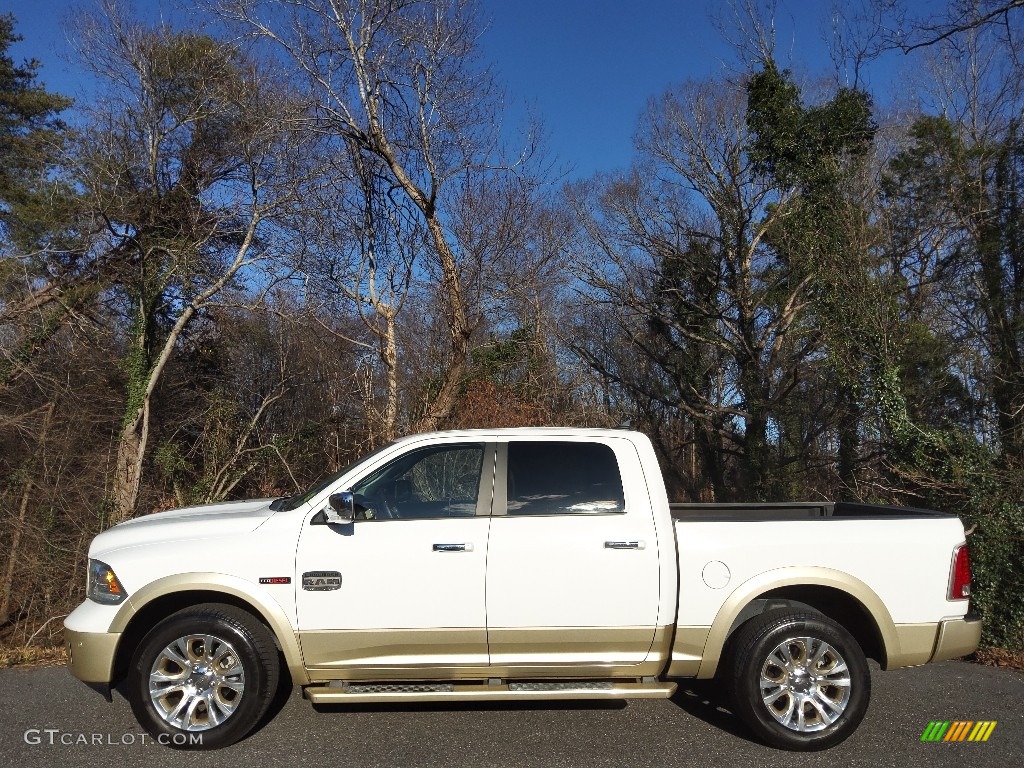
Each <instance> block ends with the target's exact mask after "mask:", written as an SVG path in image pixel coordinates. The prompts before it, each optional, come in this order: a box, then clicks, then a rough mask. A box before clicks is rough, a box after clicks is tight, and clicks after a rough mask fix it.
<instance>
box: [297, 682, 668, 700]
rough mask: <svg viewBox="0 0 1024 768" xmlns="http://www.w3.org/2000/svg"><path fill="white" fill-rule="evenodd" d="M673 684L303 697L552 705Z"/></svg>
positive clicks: (310, 695) (640, 695)
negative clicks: (541, 702) (538, 702)
mask: <svg viewBox="0 0 1024 768" xmlns="http://www.w3.org/2000/svg"><path fill="white" fill-rule="evenodd" d="M675 691H676V684H675V683H666V682H658V683H613V684H611V685H609V686H608V687H606V688H599V689H594V688H586V687H582V686H581V687H579V688H571V687H559V688H551V689H548V690H540V689H530V690H515V689H514V687H513V686H509V685H453V686H452V687H451V690H444V691H423V692H413V691H381V692H374V693H359V692H347V691H345V690H344V689H339V688H333V687H327V686H323V687H313V688H307V689H306V690H305V692H304V693H305V696H306V698H307V699H309V700H310V701H312V702H313V703H314V704H382V703H388V702H392V703H400V702H417V701H509V700H512V699H517V700H519V701H551V700H557V699H562V700H580V699H667V698H669V697H670V696H671V695H672V694H673V693H675Z"/></svg>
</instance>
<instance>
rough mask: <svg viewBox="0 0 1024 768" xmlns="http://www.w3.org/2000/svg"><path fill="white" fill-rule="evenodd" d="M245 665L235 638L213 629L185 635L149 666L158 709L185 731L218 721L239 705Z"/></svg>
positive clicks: (169, 722) (203, 729)
mask: <svg viewBox="0 0 1024 768" xmlns="http://www.w3.org/2000/svg"><path fill="white" fill-rule="evenodd" d="M244 692H245V671H244V670H243V669H242V661H241V659H240V658H239V656H238V654H237V653H236V652H235V649H234V648H233V647H232V646H231V643H229V642H227V641H225V640H222V639H221V638H219V637H215V636H214V635H185V636H184V637H179V638H178V639H177V640H175V641H174V642H172V643H171V644H170V645H168V646H166V647H165V648H164V649H163V650H162V651H160V653H159V654H158V655H157V657H156V659H155V660H154V661H153V666H152V668H151V669H150V672H149V697H150V699H151V700H152V702H153V707H154V708H155V709H156V712H157V714H158V715H159V716H160V717H161V718H163V720H164V721H165V722H167V723H168V724H169V725H173V726H174V727H176V728H180V729H182V730H183V731H205V730H208V729H210V728H213V727H215V726H218V725H220V724H221V723H223V722H224V721H225V720H227V719H228V718H229V717H231V715H232V714H233V713H234V711H235V710H236V709H237V708H238V704H239V703H240V702H241V701H242V694H243V693H244Z"/></svg>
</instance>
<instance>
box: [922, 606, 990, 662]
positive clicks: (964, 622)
mask: <svg viewBox="0 0 1024 768" xmlns="http://www.w3.org/2000/svg"><path fill="white" fill-rule="evenodd" d="M981 624H982V621H981V616H978V615H977V614H970V613H969V614H967V615H966V616H964V617H963V618H962V619H952V620H950V621H942V622H939V636H938V639H937V640H936V641H935V653H933V654H932V658H931V661H943V660H945V659H958V658H960V657H961V656H967V655H968V654H971V653H974V652H975V651H976V650H978V643H979V642H981Z"/></svg>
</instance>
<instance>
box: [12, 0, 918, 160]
mask: <svg viewBox="0 0 1024 768" xmlns="http://www.w3.org/2000/svg"><path fill="white" fill-rule="evenodd" d="M88 2H89V0H78V2H76V3H72V2H68V0H13V2H8V3H7V4H6V9H7V10H10V11H12V12H13V13H14V15H15V17H16V18H17V22H18V24H17V27H16V31H17V32H18V33H20V34H21V35H22V36H23V37H24V38H25V40H24V41H23V42H22V43H20V44H18V45H17V46H15V47H14V49H13V51H12V53H13V55H14V58H15V59H16V60H19V61H20V60H21V59H22V58H26V57H35V58H38V59H39V60H40V61H42V62H43V65H44V66H43V70H42V80H43V81H44V82H45V83H46V84H47V86H48V87H49V88H50V89H51V90H56V91H60V92H63V93H67V94H69V95H72V96H74V95H75V94H76V93H79V92H81V90H82V89H83V87H87V84H86V81H85V80H84V77H85V76H84V74H83V72H82V71H81V70H80V69H79V68H77V67H75V66H74V65H73V64H71V63H69V62H67V61H65V60H62V58H61V54H62V53H65V52H66V51H67V48H68V46H67V42H66V40H65V38H64V33H63V31H62V28H61V27H62V22H63V21H64V20H65V18H66V17H67V16H68V14H69V12H70V9H71V8H72V7H73V6H74V5H81V4H87V3H88ZM915 2H916V4H921V3H924V2H926V0H915ZM137 7H138V8H142V9H145V11H146V14H147V15H154V16H155V15H156V14H158V13H159V12H160V11H159V9H160V8H161V7H163V8H170V7H173V6H172V4H171V3H157V2H139V3H137ZM933 7H934V4H933ZM725 8H727V4H726V2H725V0H629V1H628V2H627V1H626V0H482V15H483V17H484V18H485V19H489V20H490V23H489V26H488V28H487V30H486V32H485V34H484V35H483V37H482V39H481V46H482V49H483V55H484V58H485V59H486V60H488V61H490V62H491V63H492V65H493V66H494V68H495V70H496V72H497V74H498V75H499V77H500V79H501V81H502V82H503V84H504V85H505V88H506V93H507V100H508V106H509V111H508V118H507V121H508V124H509V126H510V127H515V126H516V125H520V124H522V123H523V122H525V116H526V115H527V113H528V112H532V113H534V114H536V115H538V116H539V117H540V118H541V119H542V120H543V123H544V126H545V129H546V135H547V140H548V143H547V146H548V150H549V152H550V154H551V155H553V156H554V157H555V158H557V159H558V161H559V162H560V164H561V165H562V166H565V167H568V168H569V169H570V176H571V177H575V178H582V177H586V176H590V175H592V174H594V173H596V172H599V171H610V170H614V169H616V168H623V167H625V166H627V165H628V164H629V162H630V159H631V157H632V154H633V148H632V135H633V132H634V130H635V127H636V124H637V119H638V117H639V115H640V112H641V110H642V109H643V107H644V105H645V104H646V103H647V101H648V99H650V98H651V97H653V96H657V95H658V94H660V93H662V92H663V91H664V90H665V89H666V88H668V87H669V86H671V85H672V84H673V83H678V82H681V81H683V80H686V79H691V78H692V79H701V78H705V77H709V76H715V75H721V74H725V73H726V72H727V71H728V68H729V67H730V66H734V65H735V61H736V59H735V56H734V54H733V53H732V51H731V49H730V47H729V46H728V45H727V44H726V43H724V42H723V41H722V39H721V35H720V34H719V32H718V31H717V30H716V29H715V26H714V25H713V23H712V17H713V15H714V14H716V13H717V14H721V13H722V10H723V9H725ZM828 9H829V4H828V3H827V2H820V1H819V2H813V1H812V0H780V1H779V7H778V11H777V16H776V39H777V54H778V56H779V58H780V60H781V62H782V63H783V64H786V65H792V66H794V67H795V68H796V69H798V70H804V71H808V72H813V73H817V74H821V75H829V74H831V73H832V71H833V70H832V64H831V62H830V61H829V59H828V56H827V49H826V45H825V43H824V41H823V35H824V34H826V33H827V30H828V29H829V15H828ZM0 12H5V6H3V5H0ZM174 15H175V16H177V15H178V14H174ZM901 59H902V57H898V56H895V55H894V56H893V57H890V58H889V60H887V61H885V62H883V63H882V64H879V65H876V66H875V67H874V68H873V69H872V70H871V71H870V72H869V81H868V83H869V86H870V87H871V88H872V90H873V91H874V92H875V95H876V98H877V99H878V100H879V101H880V102H882V103H884V101H885V97H886V94H887V93H889V91H890V90H891V89H892V87H893V82H894V78H895V77H896V73H897V71H898V69H899V68H900V67H902V66H905V65H906V62H905V61H902V60H901Z"/></svg>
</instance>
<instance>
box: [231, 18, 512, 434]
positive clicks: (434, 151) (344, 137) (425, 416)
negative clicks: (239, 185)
mask: <svg viewBox="0 0 1024 768" xmlns="http://www.w3.org/2000/svg"><path fill="white" fill-rule="evenodd" d="M218 7H219V9H220V12H221V13H222V14H223V15H224V16H225V17H226V18H228V19H231V20H233V21H235V22H237V23H239V24H240V25H241V26H242V28H243V29H244V30H246V31H247V32H248V33H249V34H252V35H255V36H257V37H259V38H261V39H263V40H267V41H271V42H272V43H273V44H274V45H275V46H276V49H277V50H278V51H279V52H280V53H281V54H283V55H284V57H285V59H286V61H287V62H290V65H291V67H292V69H293V70H294V71H295V72H296V73H297V78H298V79H302V80H304V81H305V84H306V85H307V86H308V87H309V88H310V90H311V92H312V98H313V101H314V106H313V115H312V121H313V122H312V123H311V125H310V128H311V129H314V130H316V131H318V132H320V133H321V134H323V135H324V136H326V137H328V138H329V139H332V140H333V147H334V152H336V153H337V154H339V155H340V154H343V153H350V154H349V155H348V156H349V157H350V158H353V159H358V158H360V157H361V156H363V155H365V156H366V158H367V159H365V160H359V161H358V162H365V163H369V164H370V165H371V167H372V169H373V171H374V172H380V173H383V174H384V175H383V177H382V178H381V179H380V183H381V184H382V185H383V187H382V188H383V189H384V190H386V192H387V195H388V198H387V200H386V202H390V203H391V204H393V205H394V206H396V207H397V208H399V209H400V208H402V207H403V206H404V205H405V204H406V203H408V204H410V205H411V208H412V209H413V210H414V211H415V212H416V214H417V215H418V217H419V218H420V220H421V222H422V225H423V227H424V229H425V231H426V242H425V245H427V246H428V248H427V249H426V252H427V254H428V255H429V257H430V261H431V263H430V264H428V265H427V266H426V270H427V271H431V270H432V268H436V275H437V284H436V286H437V290H438V291H439V292H440V294H441V295H442V296H443V300H444V301H443V312H444V321H445V325H446V327H447V336H448V338H447V352H446V354H445V360H444V364H443V366H442V370H441V372H440V376H439V380H438V383H437V386H436V387H434V388H432V389H431V394H430V396H429V397H428V399H427V402H426V404H425V407H424V409H423V411H422V413H421V414H420V416H419V418H418V419H417V422H416V424H415V425H414V428H416V429H430V428H435V427H437V426H438V425H440V424H441V423H442V422H444V421H445V420H446V419H447V418H448V417H449V416H450V415H451V413H452V411H453V409H454V407H455V404H456V402H457V398H458V394H459V391H460V387H461V384H462V382H463V379H464V377H465V373H466V370H467V365H468V352H469V349H470V346H471V339H472V337H473V333H474V329H475V328H477V327H478V325H479V323H480V322H481V316H480V310H479V307H477V306H475V304H474V302H473V301H472V299H471V296H470V293H471V288H470V286H469V285H468V284H467V280H469V279H470V278H471V274H470V272H469V269H470V267H469V265H468V264H467V258H468V257H467V254H465V253H463V252H462V250H461V249H460V245H459V242H458V239H457V237H456V236H455V235H454V234H453V233H452V231H451V230H450V229H449V227H448V221H449V218H448V216H449V212H450V210H451V207H452V205H453V199H454V196H455V195H457V194H458V185H459V182H460V180H464V179H466V178H468V177H474V176H484V177H487V176H491V175H493V174H495V173H498V174H500V173H501V172H502V171H501V169H500V168H498V167H497V166H501V165H502V163H501V161H500V158H499V156H498V151H497V150H498V128H499V124H498V117H499V106H500V99H499V93H498V91H497V89H496V87H495V84H494V81H493V79H492V77H491V75H490V73H489V71H488V70H487V69H486V68H484V67H481V66H480V65H479V64H478V62H477V50H476V45H477V37H478V27H477V23H476V19H475V16H474V12H473V5H472V3H471V2H469V1H468V0H339V1H338V2H332V3H328V4H325V3H320V2H313V0H297V1H296V2H293V3H290V4H289V5H288V6H287V8H286V9H285V8H282V7H281V6H279V5H276V4H272V3H266V2H255V1H250V0H223V2H220V3H218ZM399 198H400V199H399ZM378 210H379V209H378ZM378 221H380V219H378ZM364 255H365V257H366V264H367V265H369V263H370V254H369V253H365V254H364ZM412 255H415V254H412ZM363 269H364V270H365V271H364V274H369V271H368V270H369V267H368V266H366V267H364V268H363ZM360 303H363V302H362V300H360ZM374 304H375V306H374ZM370 306H371V307H373V309H374V311H375V312H377V313H378V314H379V315H380V318H381V322H382V323H383V334H382V335H381V334H379V333H378V334H377V335H378V338H380V339H383V340H384V348H383V350H382V359H383V361H384V365H385V368H386V369H387V370H388V371H391V370H393V366H392V364H391V363H390V362H389V355H391V354H392V353H393V351H394V350H393V349H392V348H391V347H390V346H389V344H390V342H388V341H387V339H388V338H389V331H388V330H387V329H388V327H389V322H391V321H389V320H388V315H389V313H393V312H394V311H396V309H397V306H398V303H396V302H394V301H385V300H382V299H380V298H378V299H377V300H376V302H375V301H374V300H373V299H370ZM375 333H376V332H375ZM387 408H388V409H390V408H391V405H390V404H389V405H388V406H387ZM389 412H390V410H389ZM390 418H391V417H390V416H388V417H386V418H385V424H387V423H389V421H390Z"/></svg>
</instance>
